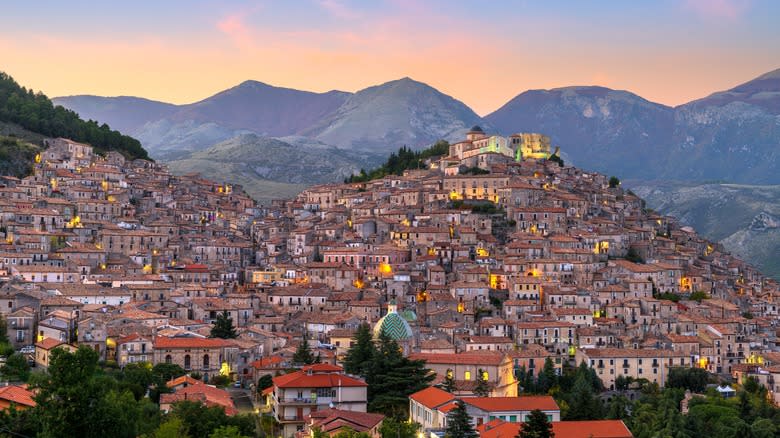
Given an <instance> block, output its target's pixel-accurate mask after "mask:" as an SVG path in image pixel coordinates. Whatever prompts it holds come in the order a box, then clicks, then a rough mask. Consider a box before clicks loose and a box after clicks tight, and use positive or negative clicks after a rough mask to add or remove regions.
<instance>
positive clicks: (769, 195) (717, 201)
mask: <svg viewBox="0 0 780 438" xmlns="http://www.w3.org/2000/svg"><path fill="white" fill-rule="evenodd" d="M627 186H628V187H630V188H631V190H633V191H634V192H635V193H636V194H637V195H639V196H641V197H642V198H644V199H645V200H646V201H647V205H648V207H650V208H653V209H656V210H658V211H659V212H661V213H664V214H668V215H672V216H676V217H677V218H679V219H680V221H681V222H682V223H685V224H688V225H691V226H692V227H694V228H695V229H696V230H697V231H698V232H699V233H701V234H702V235H704V236H707V237H708V238H711V239H713V240H716V241H720V242H721V243H723V244H724V246H725V247H726V248H728V249H729V250H730V251H732V252H733V253H734V254H736V255H738V256H739V257H740V258H742V259H744V260H746V261H748V262H750V263H752V264H754V265H756V266H758V267H759V268H760V269H761V270H762V272H764V273H765V274H767V275H770V276H773V277H774V278H780V185H772V186H770V185H763V186H755V185H738V184H717V183H709V184H691V183H683V182H663V183H651V184H648V183H644V182H634V181H630V182H628V184H627Z"/></svg>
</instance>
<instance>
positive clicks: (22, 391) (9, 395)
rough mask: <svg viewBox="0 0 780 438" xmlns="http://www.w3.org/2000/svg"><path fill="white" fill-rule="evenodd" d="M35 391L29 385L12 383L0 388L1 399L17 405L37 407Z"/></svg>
mask: <svg viewBox="0 0 780 438" xmlns="http://www.w3.org/2000/svg"><path fill="white" fill-rule="evenodd" d="M33 395H34V394H33V392H32V391H29V390H28V389H27V385H23V386H22V385H11V386H4V387H2V388H0V400H7V401H9V402H11V403H16V404H17V405H22V406H27V407H31V408H33V407H35V401H34V400H33V399H32V398H33Z"/></svg>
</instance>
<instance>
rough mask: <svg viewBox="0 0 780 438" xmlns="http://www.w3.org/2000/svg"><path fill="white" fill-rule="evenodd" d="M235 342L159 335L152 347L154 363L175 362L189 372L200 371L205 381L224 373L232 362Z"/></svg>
mask: <svg viewBox="0 0 780 438" xmlns="http://www.w3.org/2000/svg"><path fill="white" fill-rule="evenodd" d="M231 349H232V350H235V347H234V344H233V343H232V342H230V341H227V340H225V339H219V338H201V337H178V338H168V337H164V336H158V337H157V338H155V340H154V344H153V347H152V350H153V353H152V357H153V363H154V364H158V363H175V364H177V365H179V366H180V367H182V368H184V370H185V371H187V372H199V373H200V374H201V375H202V376H203V380H204V381H206V382H207V381H208V379H209V378H210V377H213V376H215V375H217V374H220V373H223V371H224V370H223V367H225V366H226V364H227V363H231V357H232V356H233V354H230V353H231V352H229V351H228V350H231ZM228 371H229V370H228Z"/></svg>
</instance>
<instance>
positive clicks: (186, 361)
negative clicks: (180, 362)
mask: <svg viewBox="0 0 780 438" xmlns="http://www.w3.org/2000/svg"><path fill="white" fill-rule="evenodd" d="M190 368H191V366H190V355H189V354H186V355H184V369H185V370H189V369H190Z"/></svg>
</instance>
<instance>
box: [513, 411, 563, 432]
mask: <svg viewBox="0 0 780 438" xmlns="http://www.w3.org/2000/svg"><path fill="white" fill-rule="evenodd" d="M553 437H555V434H554V433H553V430H552V423H551V422H550V421H549V420H548V419H547V414H545V413H544V412H542V411H540V410H539V409H534V410H533V411H531V412H530V414H528V418H527V419H526V421H525V423H523V427H522V428H521V429H520V432H519V433H518V434H517V438H553Z"/></svg>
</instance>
